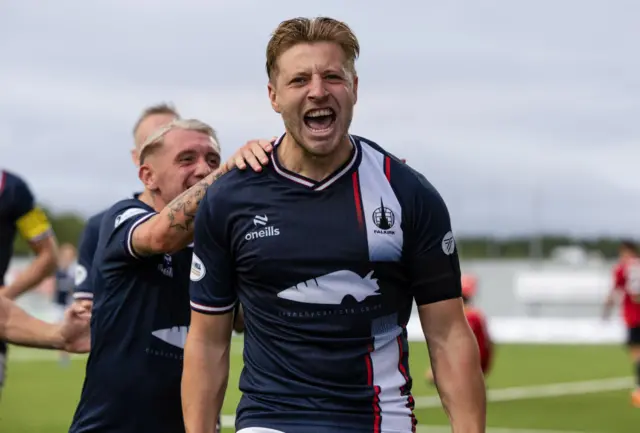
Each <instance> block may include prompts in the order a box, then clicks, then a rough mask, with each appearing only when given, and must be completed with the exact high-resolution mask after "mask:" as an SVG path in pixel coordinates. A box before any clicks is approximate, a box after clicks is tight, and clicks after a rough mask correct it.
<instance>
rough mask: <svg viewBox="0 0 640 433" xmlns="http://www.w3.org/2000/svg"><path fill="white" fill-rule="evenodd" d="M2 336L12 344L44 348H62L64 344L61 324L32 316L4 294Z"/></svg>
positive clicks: (0, 312)
mask: <svg viewBox="0 0 640 433" xmlns="http://www.w3.org/2000/svg"><path fill="white" fill-rule="evenodd" d="M0 338H1V339H3V340H6V341H8V342H9V343H12V344H17V345H20V346H28V347H37V348H42V349H61V348H62V347H63V345H64V342H63V338H62V334H61V333H60V327H59V325H54V324H51V323H47V322H43V321H42V320H38V319H36V318H35V317H33V316H30V315H29V314H27V313H26V312H25V311H24V310H23V309H22V308H20V307H18V306H17V305H16V304H15V303H14V302H13V301H11V300H10V299H7V298H4V297H2V296H0Z"/></svg>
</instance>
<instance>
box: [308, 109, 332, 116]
mask: <svg viewBox="0 0 640 433" xmlns="http://www.w3.org/2000/svg"><path fill="white" fill-rule="evenodd" d="M332 114H333V110H332V109H330V108H321V109H318V110H312V111H309V112H308V113H307V117H320V116H331V115H332Z"/></svg>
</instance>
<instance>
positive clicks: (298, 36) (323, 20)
mask: <svg viewBox="0 0 640 433" xmlns="http://www.w3.org/2000/svg"><path fill="white" fill-rule="evenodd" d="M314 42H335V43H336V44H338V45H340V47H341V48H342V50H343V51H344V53H345V56H346V60H347V68H348V69H349V71H350V72H352V73H353V74H354V75H355V74H356V68H355V62H356V60H357V59H358V56H359V55H360V43H359V42H358V38H357V37H356V35H355V34H354V33H353V31H352V30H351V28H350V27H349V26H348V25H347V24H346V23H344V22H342V21H338V20H336V19H333V18H329V17H317V18H303V17H298V18H292V19H290V20H286V21H283V22H281V23H280V25H278V27H277V28H276V30H275V31H274V32H273V34H272V35H271V39H270V40H269V43H268V44H267V65H266V66H267V76H268V77H269V80H271V79H272V78H273V76H274V75H275V74H277V73H278V66H277V62H278V58H279V57H280V56H281V55H282V53H284V52H285V51H286V50H288V49H289V48H291V47H293V46H295V45H298V44H302V43H314Z"/></svg>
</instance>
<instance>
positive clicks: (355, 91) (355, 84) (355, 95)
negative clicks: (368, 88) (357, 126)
mask: <svg viewBox="0 0 640 433" xmlns="http://www.w3.org/2000/svg"><path fill="white" fill-rule="evenodd" d="M356 102H358V76H357V75H354V76H353V105H356Z"/></svg>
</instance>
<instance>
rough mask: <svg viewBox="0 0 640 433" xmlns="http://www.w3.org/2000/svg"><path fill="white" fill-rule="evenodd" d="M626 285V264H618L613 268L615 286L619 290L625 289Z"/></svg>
mask: <svg viewBox="0 0 640 433" xmlns="http://www.w3.org/2000/svg"><path fill="white" fill-rule="evenodd" d="M625 285H626V275H625V272H624V266H622V265H621V264H619V265H617V266H616V267H615V269H614V270H613V288H614V289H618V290H624V287H625Z"/></svg>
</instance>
